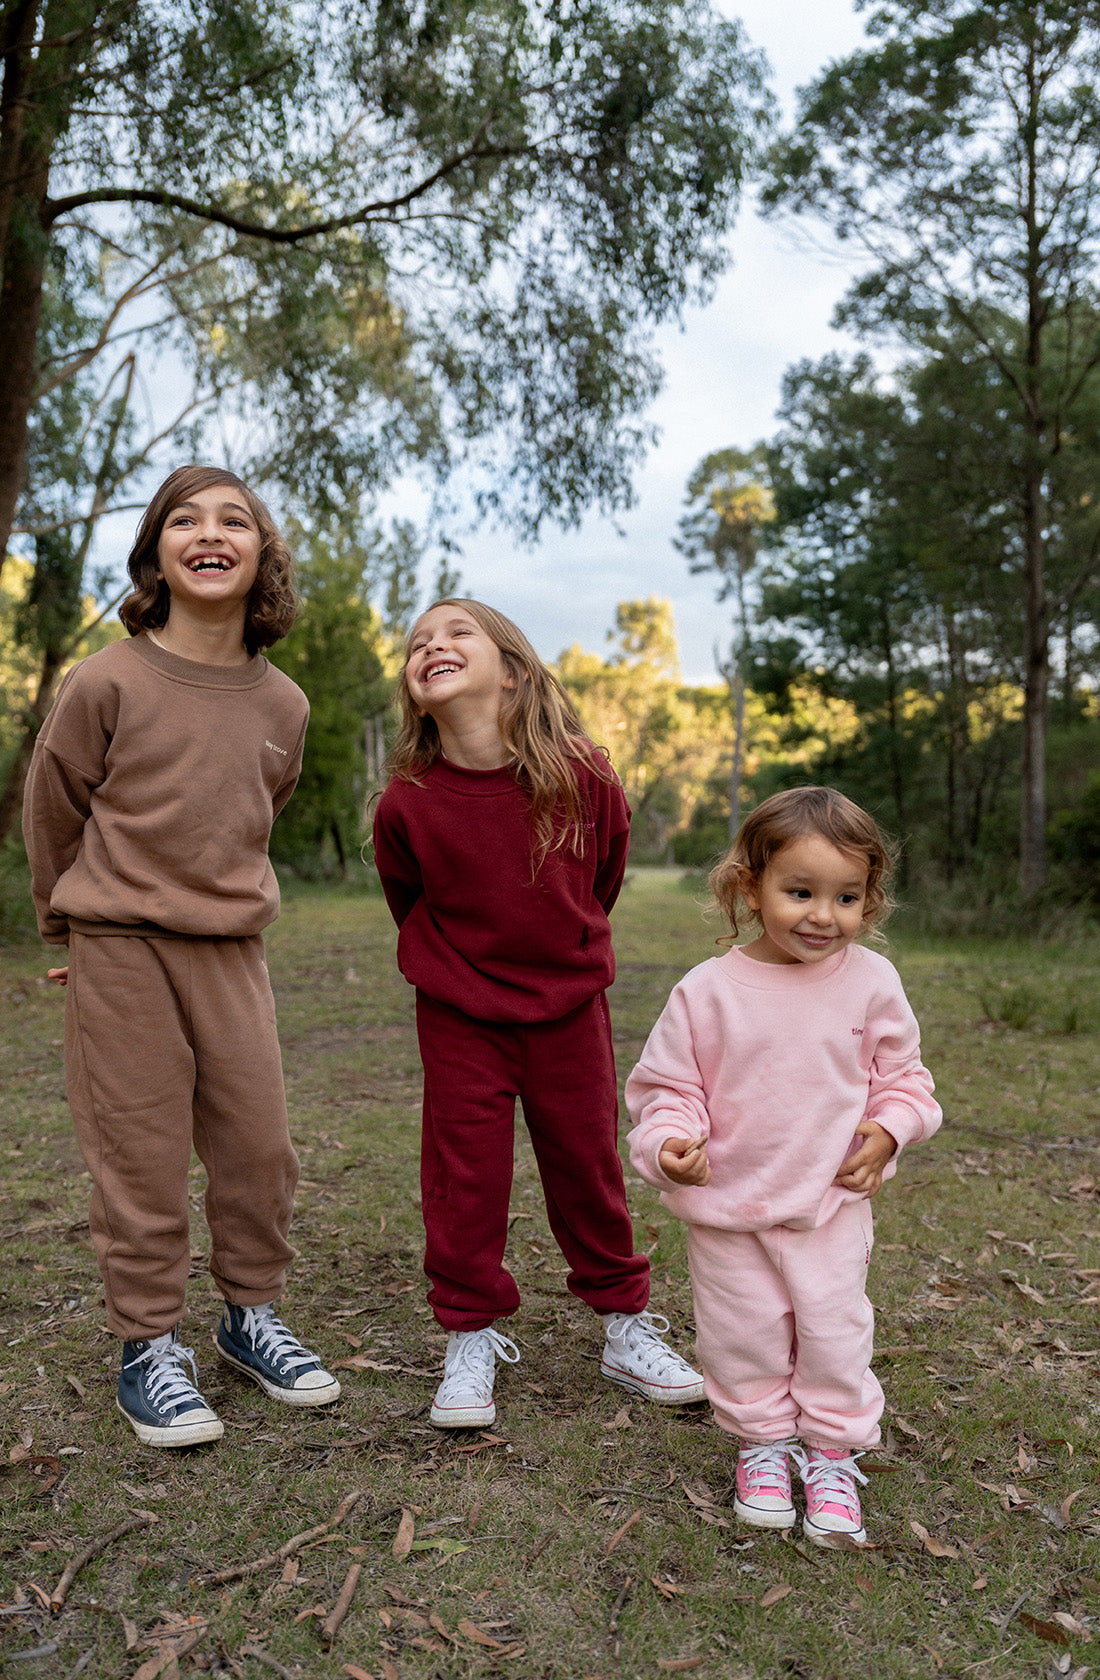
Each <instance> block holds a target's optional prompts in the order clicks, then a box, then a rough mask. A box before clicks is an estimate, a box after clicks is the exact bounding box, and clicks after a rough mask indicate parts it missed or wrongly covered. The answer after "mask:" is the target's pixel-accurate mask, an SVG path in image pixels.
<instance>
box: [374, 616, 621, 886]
mask: <svg viewBox="0 0 1100 1680" xmlns="http://www.w3.org/2000/svg"><path fill="white" fill-rule="evenodd" d="M436 607H458V608H460V609H461V611H462V612H466V613H469V615H470V617H471V618H472V619H473V620H474V622H475V623H476V624H478V625H480V626H481V628H482V630H484V632H485V634H486V635H487V636H488V637H489V640H490V641H491V642H492V643H493V644H494V645H495V646H496V647H497V648H499V650H500V656H501V659H502V660H503V661H504V668H505V670H506V672H507V673H508V676H509V677H510V678H511V680H512V684H513V686H512V687H511V688H509V689H505V690H504V692H503V693H502V696H501V708H500V720H499V722H500V733H501V735H502V737H503V740H504V745H505V747H506V748H507V750H508V752H509V754H510V755H511V758H512V760H513V768H514V771H515V776H516V780H517V781H518V782H519V784H520V786H521V787H522V788H524V789H525V790H526V792H527V793H528V794H529V795H530V799H531V823H532V827H533V829H534V835H535V846H536V865H535V866H536V868H537V867H538V865H539V864H541V863H542V862H543V860H544V859H545V857H546V855H547V853H548V852H554V851H558V850H559V849H560V848H561V847H563V846H568V848H569V850H570V851H572V852H574V853H575V854H576V855H577V856H578V857H581V856H582V855H583V853H584V823H585V820H586V817H587V811H586V808H585V803H584V796H583V793H582V791H581V785H580V780H579V778H578V775H577V763H578V761H582V762H583V763H585V764H588V765H590V766H591V768H592V769H593V770H594V771H595V773H596V775H597V776H599V777H600V778H601V779H602V780H603V781H605V782H614V781H615V780H616V776H615V772H614V770H613V769H612V768H611V764H610V761H609V760H608V757H607V754H606V753H605V752H604V751H603V750H602V749H601V748H600V747H597V746H596V744H595V743H594V742H593V741H592V740H591V739H590V738H589V736H588V735H586V734H585V731H584V726H583V724H582V723H581V720H580V718H579V717H578V716H577V712H576V708H575V707H574V705H573V702H572V700H570V698H569V696H568V694H567V693H566V692H565V689H564V688H563V687H562V685H561V683H560V682H559V681H558V679H557V677H556V676H555V675H554V673H553V672H552V671H549V670H548V669H547V668H546V666H545V665H544V664H543V662H542V660H541V659H540V658H539V656H538V654H537V653H536V652H535V650H534V648H533V647H532V646H531V644H530V642H529V641H528V640H527V637H526V636H525V635H524V634H523V631H522V630H520V629H519V627H518V626H517V625H515V624H513V623H512V620H511V619H510V618H505V616H504V614H503V613H502V612H498V611H497V610H496V608H495V607H487V606H486V605H485V603H484V602H483V601H471V600H468V599H466V598H465V597H464V596H457V595H455V596H447V597H446V598H445V599H444V600H442V601H433V602H432V604H431V606H430V607H425V609H424V612H423V613H421V614H420V618H418V619H417V623H419V622H420V619H421V618H423V617H424V616H425V613H429V612H433V611H434V610H435V608H436ZM415 630H416V625H414V626H413V630H412V631H411V632H410V634H409V636H408V639H407V641H406V644H405V665H407V664H408V659H409V652H410V649H411V646H412V638H413V634H414V633H415ZM405 665H403V666H402V670H401V681H400V682H399V684H398V687H397V694H396V696H395V698H396V702H397V706H398V710H399V712H400V717H401V722H400V727H399V729H398V732H397V739H396V740H395V742H394V744H393V750H392V751H391V753H390V756H389V760H388V763H387V770H388V772H389V774H390V775H391V776H397V777H399V778H400V779H401V780H402V781H405V782H417V781H419V780H420V777H421V776H422V775H423V774H424V772H425V771H426V770H428V769H429V768H430V767H431V766H432V765H433V764H434V763H435V761H436V759H437V758H438V757H439V756H440V753H441V751H442V748H441V746H440V741H439V730H438V729H437V728H436V724H435V719H434V718H432V717H429V716H427V715H424V716H423V717H422V716H421V715H420V713H419V712H418V711H417V709H416V707H415V705H414V704H413V699H412V695H411V694H410V693H409V685H408V683H407V682H406V681H405Z"/></svg>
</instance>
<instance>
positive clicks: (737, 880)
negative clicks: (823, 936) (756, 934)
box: [708, 787, 895, 934]
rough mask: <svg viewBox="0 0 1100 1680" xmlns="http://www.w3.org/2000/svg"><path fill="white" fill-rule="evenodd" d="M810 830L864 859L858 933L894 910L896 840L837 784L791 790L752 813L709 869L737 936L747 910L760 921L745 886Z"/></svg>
mask: <svg viewBox="0 0 1100 1680" xmlns="http://www.w3.org/2000/svg"><path fill="white" fill-rule="evenodd" d="M806 834H817V835H820V836H821V838H822V839H823V840H828V841H829V842H830V843H831V844H832V845H834V846H835V847H836V848H837V850H838V851H841V852H847V853H849V854H850V855H851V856H854V857H858V858H860V859H861V860H862V861H863V862H865V863H866V865H867V896H866V898H865V900H864V905H863V921H862V926H861V930H860V931H861V932H863V933H870V932H873V931H875V930H877V929H878V928H879V927H881V926H882V924H883V923H884V922H885V921H886V919H887V917H888V916H889V914H890V912H891V910H893V908H894V901H893V899H892V898H891V896H890V892H889V884H890V877H891V875H892V874H893V869H894V856H895V848H894V846H893V844H892V842H890V841H889V840H887V839H886V838H885V837H884V836H883V834H882V832H881V830H880V829H879V826H878V824H877V823H876V822H875V820H874V818H873V817H870V816H868V814H867V812H866V811H863V810H861V809H860V807H859V806H858V805H856V804H854V803H853V802H852V800H850V799H847V798H845V796H844V794H842V793H838V792H837V791H836V789H835V788H830V787H800V788H788V789H787V790H786V791H785V792H783V793H773V794H772V796H771V798H770V799H765V800H764V802H763V804H762V805H758V806H757V807H756V810H755V811H752V812H750V813H749V815H748V816H747V817H746V818H745V820H744V822H743V823H742V824H741V827H740V829H739V830H738V833H737V837H736V839H735V840H734V842H733V845H732V846H731V847H730V849H729V851H728V852H727V853H726V855H725V857H724V858H723V859H722V861H721V863H719V864H718V865H717V866H716V867H715V868H714V869H712V870H711V873H710V878H709V881H708V885H709V887H710V890H711V892H712V893H713V894H714V897H715V900H716V901H717V904H718V908H719V909H720V910H721V911H722V912H723V914H724V915H725V916H727V917H728V919H729V924H730V927H731V928H732V929H733V931H734V933H735V934H737V933H739V932H740V931H741V927H740V923H741V922H743V921H744V920H745V916H744V912H745V911H748V920H749V921H757V920H759V918H758V917H757V915H756V912H755V911H752V910H750V909H749V906H748V905H747V904H746V902H745V886H746V884H747V883H748V882H750V881H759V879H760V877H761V876H762V875H763V873H764V871H765V869H766V868H767V866H768V864H769V863H770V862H771V860H772V858H773V857H775V856H776V854H777V853H778V852H781V851H782V850H783V848H784V846H789V845H790V844H791V842H792V841H794V840H800V839H801V838H802V837H803V835H806ZM739 912H740V916H739Z"/></svg>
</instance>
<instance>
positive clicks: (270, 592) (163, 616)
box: [118, 466, 299, 654]
mask: <svg viewBox="0 0 1100 1680" xmlns="http://www.w3.org/2000/svg"><path fill="white" fill-rule="evenodd" d="M218 485H227V486H230V487H231V488H232V489H234V490H236V491H237V493H238V495H239V496H240V497H241V499H242V500H243V502H244V504H245V506H246V507H247V508H248V511H249V512H250V513H251V515H252V517H253V519H254V520H255V521H256V528H257V530H258V531H259V533H260V560H259V566H258V568H257V571H256V581H255V583H254V584H253V585H252V589H251V591H250V593H249V596H248V601H247V602H246V605H245V621H244V645H245V647H246V649H247V650H248V652H249V653H250V654H254V653H258V652H259V651H260V649H261V648H266V647H270V646H271V645H272V643H273V642H278V641H281V640H282V638H283V637H284V636H285V635H286V633H287V631H288V630H289V629H290V627H291V625H292V624H293V623H294V620H295V619H296V618H297V616H298V606H299V602H298V595H297V591H296V590H295V588H294V561H293V559H292V557H291V553H290V550H289V548H288V547H287V545H286V543H285V542H284V541H283V538H282V536H281V535H280V532H279V530H278V527H277V526H276V524H275V521H274V519H273V518H272V517H271V514H270V512H269V510H268V508H267V506H266V505H265V504H264V503H263V502H262V501H261V500H260V498H259V496H257V495H256V493H255V491H253V490H250V489H249V488H248V486H247V484H242V482H241V480H240V479H239V478H238V477H237V475H236V473H231V472H229V471H228V470H227V469H226V468H225V467H203V466H191V467H177V468H176V470H175V472H173V473H169V475H168V477H167V478H166V479H165V481H164V483H163V484H162V485H161V487H160V489H159V490H158V491H157V492H156V494H155V495H154V497H153V499H152V501H151V502H150V503H149V506H148V507H147V508H146V510H145V513H144V514H143V515H142V520H141V524H140V525H139V526H138V530H137V536H136V537H135V538H134V546H133V548H132V549H131V550H130V557H129V559H128V560H127V562H126V569H127V571H128V572H129V574H130V581H131V583H132V584H133V586H134V587H133V590H132V591H131V593H130V594H129V595H127V597H126V599H125V600H124V601H123V603H122V605H121V606H120V607H119V609H118V616H119V618H120V619H121V620H122V622H123V624H124V625H125V626H126V628H127V630H128V631H129V632H130V634H131V636H136V635H138V634H139V633H140V632H141V631H142V630H160V629H162V628H163V626H164V625H165V624H167V622H168V609H169V607H170V606H171V597H170V596H169V593H168V585H167V584H166V583H165V581H164V578H163V577H162V576H161V571H160V563H159V561H158V559H157V549H158V547H159V544H160V534H161V531H162V530H163V529H164V522H165V520H166V519H167V518H168V515H169V514H170V513H171V512H172V510H173V508H177V507H179V506H180V504H181V503H183V502H186V501H189V500H190V498H191V497H192V496H195V495H197V494H198V492H199V491H200V490H212V489H214V487H215V486H218Z"/></svg>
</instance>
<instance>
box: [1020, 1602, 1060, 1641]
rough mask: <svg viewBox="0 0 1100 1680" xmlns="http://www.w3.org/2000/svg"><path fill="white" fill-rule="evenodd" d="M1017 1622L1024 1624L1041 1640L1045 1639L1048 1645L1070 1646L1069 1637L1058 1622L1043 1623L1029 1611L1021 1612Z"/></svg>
mask: <svg viewBox="0 0 1100 1680" xmlns="http://www.w3.org/2000/svg"><path fill="white" fill-rule="evenodd" d="M1016 1620H1017V1621H1018V1622H1022V1623H1023V1625H1024V1627H1026V1628H1027V1629H1028V1631H1029V1632H1030V1633H1034V1634H1035V1635H1036V1636H1037V1637H1038V1638H1039V1639H1045V1640H1046V1642H1047V1644H1048V1645H1068V1644H1069V1637H1068V1635H1067V1634H1066V1633H1065V1632H1063V1630H1062V1629H1061V1628H1060V1627H1059V1626H1058V1624H1057V1622H1042V1621H1040V1620H1039V1618H1038V1616H1032V1615H1031V1614H1030V1613H1029V1612H1028V1611H1027V1610H1021V1611H1020V1613H1019V1615H1018V1616H1017V1618H1016Z"/></svg>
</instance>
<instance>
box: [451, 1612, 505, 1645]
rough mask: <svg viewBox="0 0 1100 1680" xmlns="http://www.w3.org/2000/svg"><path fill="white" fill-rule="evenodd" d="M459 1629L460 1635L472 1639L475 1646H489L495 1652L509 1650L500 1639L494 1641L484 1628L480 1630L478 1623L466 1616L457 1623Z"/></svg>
mask: <svg viewBox="0 0 1100 1680" xmlns="http://www.w3.org/2000/svg"><path fill="white" fill-rule="evenodd" d="M457 1627H458V1631H459V1633H461V1634H462V1635H463V1636H464V1637H465V1638H466V1639H472V1640H473V1642H474V1644H475V1645H487V1646H488V1647H489V1648H490V1649H491V1650H493V1651H503V1650H506V1649H507V1647H506V1646H505V1645H504V1644H502V1642H501V1641H500V1640H499V1639H494V1638H493V1637H492V1635H491V1634H488V1633H486V1632H485V1630H484V1628H479V1627H478V1625H477V1623H476V1622H471V1621H470V1620H469V1618H468V1617H466V1616H463V1617H462V1619H461V1621H459V1622H458V1623H457Z"/></svg>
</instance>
